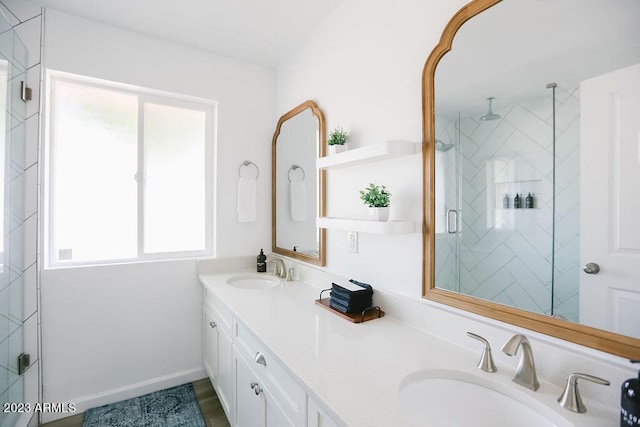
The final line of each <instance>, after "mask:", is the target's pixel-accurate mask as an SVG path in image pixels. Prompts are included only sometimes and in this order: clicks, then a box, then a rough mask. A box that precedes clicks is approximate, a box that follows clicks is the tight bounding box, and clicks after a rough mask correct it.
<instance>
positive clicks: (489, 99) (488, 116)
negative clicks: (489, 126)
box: [480, 97, 500, 122]
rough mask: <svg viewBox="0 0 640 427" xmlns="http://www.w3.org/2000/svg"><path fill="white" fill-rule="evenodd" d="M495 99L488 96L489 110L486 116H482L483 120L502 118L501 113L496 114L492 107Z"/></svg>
mask: <svg viewBox="0 0 640 427" xmlns="http://www.w3.org/2000/svg"><path fill="white" fill-rule="evenodd" d="M493 100H494V98H493V97H489V98H487V101H489V111H487V114H485V115H484V116H482V117H480V120H481V121H483V122H487V121H489V120H498V119H499V118H500V114H495V113H494V112H493V110H492V109H491V104H492V103H493Z"/></svg>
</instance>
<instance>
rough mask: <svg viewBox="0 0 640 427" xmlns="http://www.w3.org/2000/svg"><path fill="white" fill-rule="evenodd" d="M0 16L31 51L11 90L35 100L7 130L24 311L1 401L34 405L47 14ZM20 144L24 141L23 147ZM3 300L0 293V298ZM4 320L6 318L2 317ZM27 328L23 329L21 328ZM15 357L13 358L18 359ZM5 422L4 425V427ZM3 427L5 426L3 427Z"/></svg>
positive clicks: (14, 282)
mask: <svg viewBox="0 0 640 427" xmlns="http://www.w3.org/2000/svg"><path fill="white" fill-rule="evenodd" d="M0 11H1V12H2V13H3V14H4V15H5V16H6V18H7V19H8V20H9V23H10V24H11V25H12V26H13V28H14V29H15V31H16V34H17V35H18V37H19V39H20V41H21V42H22V43H23V44H24V45H25V47H26V48H27V50H28V52H29V55H28V57H27V60H26V61H24V59H23V58H21V59H20V62H25V63H24V64H22V65H23V66H24V68H25V69H24V70H20V74H19V75H16V76H13V77H14V79H13V81H12V87H13V88H14V89H13V90H16V89H17V88H18V87H19V83H20V80H25V79H26V81H27V85H28V86H29V87H31V88H32V94H33V100H32V101H30V102H28V103H27V104H26V105H25V106H20V107H23V111H24V112H20V111H14V112H13V113H12V115H11V116H10V118H11V123H10V124H9V128H10V133H9V140H10V142H11V143H12V147H11V155H10V158H9V159H8V162H9V164H8V166H9V168H10V172H11V175H10V182H9V183H8V186H7V187H6V188H7V190H9V191H10V192H11V193H10V194H11V197H12V210H11V211H10V221H9V225H8V230H6V231H7V232H9V233H10V234H9V235H8V236H5V237H6V238H9V239H10V240H11V241H15V242H17V244H16V245H15V247H12V248H11V254H10V263H9V266H10V280H9V282H10V283H8V284H7V285H8V286H7V289H8V290H10V298H11V299H12V303H18V304H19V305H20V309H19V310H18V311H19V313H18V311H15V309H13V311H12V312H11V316H12V319H14V320H15V325H16V327H15V330H14V332H13V333H12V334H11V336H10V337H9V338H8V339H7V340H5V341H3V342H2V343H0V348H1V349H5V350H2V351H0V352H1V353H2V354H3V355H6V359H7V360H6V362H5V363H4V364H2V366H4V367H6V366H8V367H9V370H6V369H0V371H2V373H0V378H3V381H2V382H3V383H5V385H7V386H9V388H8V389H7V390H6V391H5V387H2V389H1V390H0V401H2V402H6V401H15V402H36V401H38V395H39V369H40V367H39V349H38V327H39V324H38V322H39V320H38V319H39V316H38V305H39V304H38V289H37V287H38V274H37V271H38V269H37V264H36V260H37V214H38V199H37V194H38V171H37V164H38V136H39V125H40V114H39V110H40V92H39V88H40V74H41V71H40V70H41V44H42V43H41V35H42V34H41V33H42V31H41V27H42V19H43V14H42V10H41V8H40V7H39V6H37V5H35V4H33V3H31V2H29V1H24V0H0ZM21 141H26V143H25V144H22V142H21ZM0 295H2V292H0ZM0 317H2V316H0ZM22 322H24V323H22ZM22 351H24V352H26V353H29V354H30V356H31V367H30V368H29V369H28V370H27V372H26V373H25V374H24V375H23V380H24V381H18V376H17V375H16V374H15V373H14V372H15V369H16V366H15V365H16V358H17V355H18V354H19V353H20V352H22ZM14 353H15V354H14ZM31 415H32V414H25V417H24V419H23V418H20V419H19V420H17V424H16V425H27V424H28V423H29V422H31V424H33V425H35V422H36V421H35V420H36V417H31ZM4 421H8V420H2V419H0V424H3V422H4ZM3 425H4V424H3ZM12 425H13V424H12Z"/></svg>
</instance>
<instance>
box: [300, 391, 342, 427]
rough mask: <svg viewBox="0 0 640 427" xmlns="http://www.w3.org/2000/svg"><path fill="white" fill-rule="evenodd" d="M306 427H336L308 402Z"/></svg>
mask: <svg viewBox="0 0 640 427" xmlns="http://www.w3.org/2000/svg"><path fill="white" fill-rule="evenodd" d="M308 411H309V412H308V418H307V427H338V425H337V424H336V423H335V422H334V421H333V420H332V419H331V418H329V416H328V415H327V414H326V413H325V412H324V411H323V410H322V409H320V407H319V406H318V405H317V404H316V402H314V401H313V400H312V399H311V398H309V401H308Z"/></svg>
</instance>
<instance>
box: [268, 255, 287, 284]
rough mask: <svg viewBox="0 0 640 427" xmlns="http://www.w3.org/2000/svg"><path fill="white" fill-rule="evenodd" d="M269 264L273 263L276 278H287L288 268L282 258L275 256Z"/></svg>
mask: <svg viewBox="0 0 640 427" xmlns="http://www.w3.org/2000/svg"><path fill="white" fill-rule="evenodd" d="M269 263H273V275H274V276H277V277H280V278H283V279H284V278H285V277H287V268H286V267H285V265H284V260H283V259H282V258H278V257H276V256H274V257H273V258H271V260H270V261H269Z"/></svg>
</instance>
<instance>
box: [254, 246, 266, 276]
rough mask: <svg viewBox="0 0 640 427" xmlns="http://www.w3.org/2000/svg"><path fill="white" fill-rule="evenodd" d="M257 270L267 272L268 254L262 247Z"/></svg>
mask: <svg viewBox="0 0 640 427" xmlns="http://www.w3.org/2000/svg"><path fill="white" fill-rule="evenodd" d="M256 271H257V272H258V273H266V272H267V256H266V255H265V254H264V252H262V249H260V254H259V255H258V264H257V269H256Z"/></svg>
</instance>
